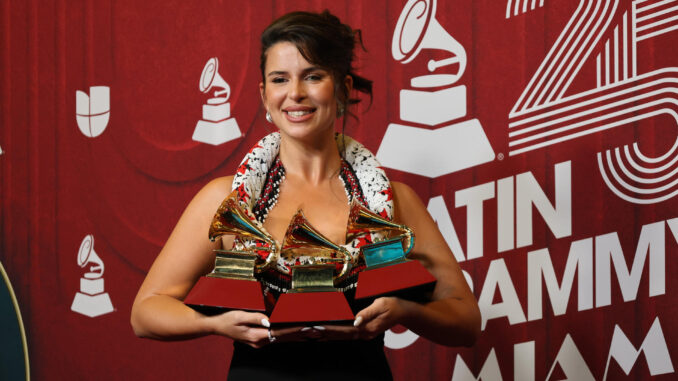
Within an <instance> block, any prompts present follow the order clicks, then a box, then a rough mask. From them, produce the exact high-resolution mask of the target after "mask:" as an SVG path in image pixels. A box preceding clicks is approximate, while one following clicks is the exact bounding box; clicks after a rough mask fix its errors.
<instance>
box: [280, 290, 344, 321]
mask: <svg viewBox="0 0 678 381" xmlns="http://www.w3.org/2000/svg"><path fill="white" fill-rule="evenodd" d="M354 319H355V315H353V312H352V311H351V307H350V306H349V305H348V301H347V300H346V297H345V296H344V294H343V293H341V292H338V291H329V292H298V293H288V294H281V295H280V298H278V302H277V303H276V304H275V307H274V308H273V313H272V314H271V318H270V319H269V320H270V322H271V324H277V325H295V324H299V325H311V324H323V323H330V324H331V323H335V324H336V323H339V324H341V323H346V322H349V321H353V320H354Z"/></svg>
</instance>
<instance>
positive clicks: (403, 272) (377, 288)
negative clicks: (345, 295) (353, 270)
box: [355, 260, 436, 300]
mask: <svg viewBox="0 0 678 381" xmlns="http://www.w3.org/2000/svg"><path fill="white" fill-rule="evenodd" d="M435 282H436V278H434V277H433V275H431V273H429V272H428V270H426V268H425V267H424V266H422V265H421V263H419V262H417V261H414V260H408V261H406V262H402V263H398V264H394V265H389V266H384V267H379V268H376V269H367V270H363V271H361V272H360V273H359V274H358V287H356V292H355V298H356V299H365V298H378V297H380V296H391V295H393V296H398V297H402V298H404V299H408V300H418V299H422V296H423V295H422V294H423V293H425V292H427V291H430V290H433V287H434V286H435Z"/></svg>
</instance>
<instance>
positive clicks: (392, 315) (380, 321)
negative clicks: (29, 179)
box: [353, 297, 407, 340]
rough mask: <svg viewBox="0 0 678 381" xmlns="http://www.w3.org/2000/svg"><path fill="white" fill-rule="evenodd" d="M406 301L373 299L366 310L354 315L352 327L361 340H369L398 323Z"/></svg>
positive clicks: (382, 298)
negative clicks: (355, 328)
mask: <svg viewBox="0 0 678 381" xmlns="http://www.w3.org/2000/svg"><path fill="white" fill-rule="evenodd" d="M406 303H407V302H406V301H404V300H402V299H400V298H396V297H381V298H377V299H375V301H374V302H372V304H370V305H369V306H368V307H367V308H365V309H363V310H362V311H360V312H358V313H357V314H356V318H355V322H354V323H353V325H354V326H355V327H357V329H358V333H359V334H358V336H359V337H360V338H361V339H365V340H370V339H373V338H375V337H376V336H377V335H380V334H382V333H383V332H384V331H386V330H387V329H389V328H391V327H393V326H394V325H396V324H398V323H400V321H401V320H402V319H403V317H404V316H405V313H406V312H405V310H406Z"/></svg>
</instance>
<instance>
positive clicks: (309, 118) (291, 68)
mask: <svg viewBox="0 0 678 381" xmlns="http://www.w3.org/2000/svg"><path fill="white" fill-rule="evenodd" d="M266 57H267V60H266V66H265V73H266V74H265V77H264V82H262V83H261V84H259V88H260V90H261V100H262V102H263V104H264V107H265V108H266V112H267V113H269V114H270V118H271V119H272V122H273V123H274V124H275V125H276V126H277V127H278V128H279V129H280V133H281V135H282V136H283V137H284V138H288V137H293V138H295V139H299V140H309V141H313V140H316V139H317V137H318V136H319V135H322V136H329V137H332V135H333V131H334V122H335V119H336V116H337V109H338V108H339V106H338V105H337V98H336V97H335V94H334V92H335V86H334V83H335V80H334V78H333V77H332V75H331V74H330V72H329V71H328V70H325V69H322V68H319V67H316V66H314V65H313V64H311V63H309V62H308V61H306V59H305V58H304V56H302V55H301V53H300V52H299V49H297V47H296V46H295V45H294V44H292V43H291V42H278V43H276V44H275V45H273V46H272V47H270V48H269V49H268V50H267V54H266ZM343 82H344V84H343V86H344V87H345V89H346V90H347V91H350V90H351V86H352V80H351V77H350V76H348V75H347V76H346V77H345V78H343ZM328 131H330V133H329V134H328Z"/></svg>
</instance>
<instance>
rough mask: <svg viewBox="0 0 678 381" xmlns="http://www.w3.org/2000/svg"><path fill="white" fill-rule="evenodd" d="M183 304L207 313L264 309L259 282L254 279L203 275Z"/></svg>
mask: <svg viewBox="0 0 678 381" xmlns="http://www.w3.org/2000/svg"><path fill="white" fill-rule="evenodd" d="M184 304H186V305H187V306H189V307H191V308H193V309H195V310H197V311H200V312H204V313H208V314H212V313H220V312H224V311H225V310H245V311H261V312H263V311H266V306H265V303H264V296H263V294H262V292H261V284H260V283H259V282H257V281H256V280H244V279H228V278H216V277H208V276H204V277H201V278H200V279H199V280H198V283H196V284H195V286H193V289H192V290H191V292H189V293H188V296H186V299H184Z"/></svg>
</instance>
